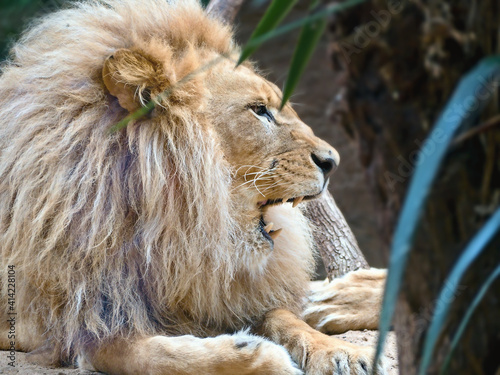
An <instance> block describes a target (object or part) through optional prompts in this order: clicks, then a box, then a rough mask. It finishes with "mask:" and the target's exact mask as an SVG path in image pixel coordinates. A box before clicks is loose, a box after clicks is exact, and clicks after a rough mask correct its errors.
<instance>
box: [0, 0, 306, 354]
mask: <svg viewBox="0 0 500 375" xmlns="http://www.w3.org/2000/svg"><path fill="white" fill-rule="evenodd" d="M120 48H131V49H134V48H140V49H141V50H143V51H145V52H146V53H149V54H151V55H154V56H160V57H162V61H164V60H168V61H171V62H172V63H171V64H170V65H165V66H164V67H163V69H164V70H166V71H168V72H169V77H174V82H170V83H175V81H178V80H179V79H181V78H182V77H184V76H185V75H186V74H188V73H189V72H191V71H193V70H194V69H196V68H198V67H200V66H202V65H203V64H205V63H206V62H207V61H210V59H211V58H212V57H213V56H214V55H217V54H224V55H230V54H234V53H235V52H236V50H235V46H234V44H233V42H232V39H231V30H230V29H229V28H228V27H226V26H224V25H222V24H220V23H219V22H217V21H216V20H212V19H210V18H207V17H206V16H205V15H204V14H203V11H202V9H201V8H200V6H199V5H197V2H196V1H195V0H192V1H184V0H183V1H179V3H178V4H177V3H172V4H170V5H168V6H166V5H165V1H164V0H148V1H140V0H137V1H133V0H123V1H120V0H107V1H94V2H90V3H88V2H87V3H84V4H83V3H82V4H77V5H75V7H74V8H71V9H67V10H63V11H60V12H57V13H55V14H52V15H50V16H49V17H47V18H45V19H43V20H42V21H40V22H39V23H38V24H36V25H34V26H32V28H31V29H30V30H29V31H28V32H27V33H25V34H24V36H23V37H22V39H21V40H20V41H19V43H18V44H16V45H15V46H14V47H13V49H12V57H11V60H10V62H8V63H6V64H5V65H4V66H3V70H2V76H1V77H0V119H1V120H0V121H1V122H0V207H1V211H0V236H1V237H0V251H1V257H2V264H1V271H0V274H1V275H0V276H1V277H0V279H2V280H4V274H5V272H6V270H7V265H15V266H16V272H17V287H18V290H17V300H16V305H17V307H16V308H17V311H18V314H19V318H18V320H19V321H23V319H24V320H25V321H31V322H33V324H34V326H33V327H34V328H33V329H35V330H37V332H36V334H38V335H39V336H40V337H42V338H43V341H42V342H40V341H34V342H33V343H32V344H31V347H28V348H26V349H27V350H33V349H37V348H40V347H41V346H43V345H45V344H47V345H48V346H50V347H51V348H54V351H55V353H56V355H57V356H58V357H59V359H67V358H69V356H71V355H74V354H77V352H78V351H79V348H80V347H81V346H82V345H85V344H86V343H87V342H91V341H92V340H97V339H98V340H103V339H106V338H107V337H111V336H116V335H148V334H155V333H159V332H162V333H165V334H186V333H192V334H196V335H200V336H205V335H212V334H216V333H220V332H225V331H230V330H238V329H241V328H243V327H245V326H246V325H248V324H249V323H250V322H253V321H255V319H259V318H260V317H261V316H262V313H263V312H265V311H268V310H270V309H272V308H276V307H282V306H286V307H287V308H289V309H292V310H297V309H298V307H299V306H298V305H297V301H300V296H301V295H303V293H304V290H303V288H304V286H305V285H306V283H305V282H306V280H307V279H308V277H309V273H310V271H311V265H312V255H311V252H310V249H309V242H308V241H309V240H308V230H307V224H306V223H305V221H304V219H303V218H302V216H301V215H300V212H298V210H294V211H293V212H292V210H291V208H290V209H288V208H286V207H283V208H281V210H285V211H286V210H288V211H290V212H288V213H286V215H281V214H280V213H279V212H278V209H276V212H275V218H274V221H275V223H279V222H280V221H281V222H282V224H283V225H286V228H287V229H286V230H288V232H287V234H286V235H282V237H281V238H280V239H279V240H278V241H276V245H275V250H274V254H275V256H273V257H272V258H270V259H269V261H268V262H267V263H265V264H263V265H262V266H261V267H257V268H255V267H250V266H249V261H248V254H250V253H251V252H252V248H251V246H250V245H249V244H248V241H247V238H246V237H245V236H246V235H245V227H244V226H245V219H244V213H243V212H241V209H240V208H239V207H240V206H239V205H238V200H237V199H236V198H235V197H236V196H235V194H236V193H235V190H234V186H233V184H232V176H233V173H234V171H233V170H232V168H231V166H230V164H229V163H228V161H227V160H225V159H224V155H222V152H221V149H220V146H219V142H220V140H219V139H217V137H216V136H215V135H214V132H213V126H214V125H213V123H212V120H209V119H208V118H207V116H206V115H205V112H204V111H205V108H204V105H205V103H206V100H205V99H206V98H207V97H208V96H209V95H210V92H208V91H207V89H206V88H205V87H204V85H203V74H201V75H199V76H197V77H196V78H195V79H193V80H191V81H190V82H188V83H187V84H185V85H183V86H182V87H181V88H180V89H179V90H177V91H176V92H175V94H174V95H175V100H172V101H170V103H171V104H170V106H169V107H168V108H167V109H168V111H167V112H168V116H167V117H161V118H156V117H153V118H151V119H144V120H141V121H137V122H135V123H132V124H129V126H128V127H127V128H126V129H125V130H122V131H118V132H115V133H110V131H109V130H110V128H111V127H112V126H113V125H114V124H116V123H118V122H119V121H120V120H121V119H123V118H124V117H125V116H126V112H124V111H123V109H122V108H120V107H119V105H118V104H117V103H116V101H113V100H111V97H110V95H109V94H107V93H106V91H105V89H104V86H103V82H102V79H101V70H102V66H103V62H104V61H105V59H106V58H107V57H108V56H110V55H112V54H113V53H114V52H115V51H116V50H118V49H120ZM204 74H209V73H204ZM169 79H171V78H169ZM138 95H142V91H141V92H138ZM284 221H287V223H284ZM285 251H286V255H285V254H284V253H285ZM280 255H282V256H280ZM292 275H293V277H292ZM2 289H4V288H2ZM2 294H3V295H4V294H5V291H4V290H2Z"/></svg>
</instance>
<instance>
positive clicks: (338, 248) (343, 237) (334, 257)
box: [207, 0, 369, 280]
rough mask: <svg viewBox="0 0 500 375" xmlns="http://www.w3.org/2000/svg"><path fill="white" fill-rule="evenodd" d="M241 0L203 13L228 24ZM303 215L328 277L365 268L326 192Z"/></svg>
mask: <svg viewBox="0 0 500 375" xmlns="http://www.w3.org/2000/svg"><path fill="white" fill-rule="evenodd" d="M243 2H244V0H212V1H211V2H210V3H209V4H208V6H207V12H208V13H210V14H214V15H217V17H219V18H220V19H222V20H223V21H225V22H227V23H232V22H233V21H234V18H235V17H236V14H237V13H238V10H239V9H240V8H241V6H242V5H243ZM305 214H306V217H307V218H308V219H309V220H310V221H311V222H312V223H313V224H314V229H313V236H314V241H315V244H316V247H317V250H318V252H319V254H320V256H321V258H322V260H323V263H324V265H325V269H326V272H327V276H328V278H329V279H330V280H332V279H333V278H335V277H339V276H342V275H344V274H346V273H347V272H349V271H353V270H357V269H360V268H368V267H369V266H368V263H367V261H366V259H365V258H364V256H363V254H362V252H361V250H360V249H359V246H358V242H357V241H356V238H355V237H354V234H353V232H352V231H351V228H350V227H349V225H348V224H347V222H346V220H345V218H344V216H343V215H342V213H341V212H340V210H339V208H338V207H337V205H336V203H335V200H334V199H333V197H332V196H331V194H330V193H329V192H328V191H325V192H324V194H322V195H321V197H320V198H319V199H316V200H313V201H310V202H307V203H306V209H305Z"/></svg>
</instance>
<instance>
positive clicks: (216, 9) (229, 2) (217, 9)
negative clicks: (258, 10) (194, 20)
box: [206, 0, 245, 23]
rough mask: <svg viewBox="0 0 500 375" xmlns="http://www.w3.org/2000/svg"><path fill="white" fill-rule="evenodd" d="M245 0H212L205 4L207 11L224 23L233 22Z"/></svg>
mask: <svg viewBox="0 0 500 375" xmlns="http://www.w3.org/2000/svg"><path fill="white" fill-rule="evenodd" d="M244 2H245V0H212V1H210V3H209V4H208V6H207V10H206V11H207V13H208V14H213V15H216V16H217V17H218V18H220V19H221V20H222V21H224V22H226V23H233V21H234V19H235V18H236V14H237V13H238V11H239V10H240V8H241V6H242V5H243V3H244Z"/></svg>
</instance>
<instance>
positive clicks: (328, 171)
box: [311, 150, 340, 181]
mask: <svg viewBox="0 0 500 375" xmlns="http://www.w3.org/2000/svg"><path fill="white" fill-rule="evenodd" d="M311 159H312V161H313V162H314V164H316V165H317V166H318V168H319V169H320V170H321V172H323V175H324V176H325V181H326V180H327V179H328V178H329V177H330V176H331V175H332V174H333V172H335V170H336V169H337V167H338V164H339V160H340V157H339V155H338V153H337V151H335V150H328V151H323V152H319V151H316V152H313V153H311Z"/></svg>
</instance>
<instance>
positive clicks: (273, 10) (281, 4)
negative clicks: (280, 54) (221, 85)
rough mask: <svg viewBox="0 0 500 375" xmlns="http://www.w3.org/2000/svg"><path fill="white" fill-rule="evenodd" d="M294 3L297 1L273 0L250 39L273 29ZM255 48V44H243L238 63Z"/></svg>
mask: <svg viewBox="0 0 500 375" xmlns="http://www.w3.org/2000/svg"><path fill="white" fill-rule="evenodd" d="M295 3H297V0H273V2H272V3H271V5H269V8H267V11H266V13H265V14H264V16H263V17H262V19H261V20H260V22H259V24H258V25H257V27H256V28H255V30H254V32H253V33H252V36H251V37H250V41H252V39H255V38H257V37H259V36H261V35H263V34H265V33H267V32H268V31H271V30H272V29H274V28H275V27H276V26H277V25H278V24H279V23H280V22H281V21H282V20H283V18H285V16H286V15H287V14H288V12H290V10H291V9H292V7H293V6H294V5H295ZM256 49H257V46H256V45H253V46H248V45H247V46H245V47H244V48H243V51H242V52H241V56H240V59H239V60H238V65H239V64H241V63H242V62H243V61H245V60H246V59H247V58H248V57H249V56H250V55H251V54H252V53H253V52H254V51H255V50H256Z"/></svg>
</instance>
